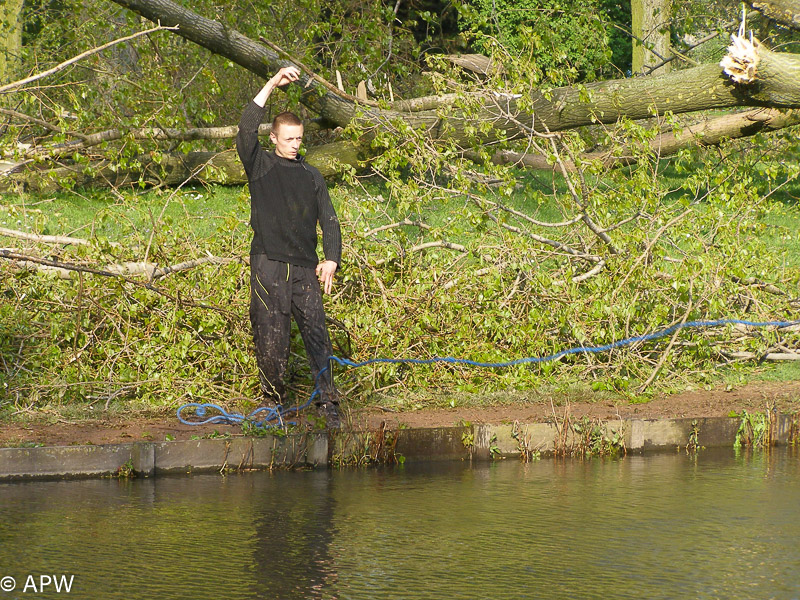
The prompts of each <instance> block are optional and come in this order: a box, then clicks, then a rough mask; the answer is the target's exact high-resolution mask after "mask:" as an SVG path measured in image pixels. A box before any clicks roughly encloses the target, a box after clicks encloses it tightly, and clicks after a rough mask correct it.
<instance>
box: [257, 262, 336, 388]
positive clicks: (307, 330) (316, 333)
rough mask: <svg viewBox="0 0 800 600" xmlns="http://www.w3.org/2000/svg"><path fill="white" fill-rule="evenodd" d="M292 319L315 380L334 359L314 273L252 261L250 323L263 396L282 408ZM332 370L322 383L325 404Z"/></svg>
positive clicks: (285, 264) (281, 263) (297, 268)
mask: <svg viewBox="0 0 800 600" xmlns="http://www.w3.org/2000/svg"><path fill="white" fill-rule="evenodd" d="M292 317H294V320H295V322H296V323H297V326H298V328H299V329H300V335H301V336H302V337H303V344H305V347H306V354H307V355H308V359H309V363H310V365H311V374H312V376H313V377H314V380H315V381H316V378H317V375H318V374H319V372H320V371H321V370H322V369H324V368H325V367H326V366H328V357H329V356H331V354H333V349H332V347H331V341H330V337H329V335H328V328H327V327H326V325H325V309H324V308H323V305H322V291H321V290H320V284H319V281H318V280H317V275H316V271H315V269H314V268H311V267H301V266H298V265H292V264H289V263H285V262H280V261H275V260H270V259H268V258H267V257H266V255H264V254H254V255H251V256H250V323H251V325H252V327H253V341H254V342H255V347H256V361H257V362H258V370H259V381H260V383H261V389H262V391H263V393H264V396H265V397H267V398H270V399H272V400H274V401H276V402H278V403H283V402H284V401H285V399H286V387H285V384H284V380H283V378H284V376H285V374H286V366H287V363H288V361H289V349H290V342H291V326H292V322H291V318H292ZM330 374H331V372H330V369H329V370H328V371H326V372H325V373H324V374H323V375H322V378H321V379H320V388H321V391H322V396H323V397H322V401H325V400H326V399H327V398H328V397H330V396H332V395H335V390H334V389H333V386H332V383H331V376H330Z"/></svg>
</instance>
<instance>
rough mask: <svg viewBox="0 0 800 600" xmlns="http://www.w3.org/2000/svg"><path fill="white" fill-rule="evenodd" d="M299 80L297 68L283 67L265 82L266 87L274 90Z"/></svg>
mask: <svg viewBox="0 0 800 600" xmlns="http://www.w3.org/2000/svg"><path fill="white" fill-rule="evenodd" d="M298 79H300V70H299V69H298V68H297V67H283V68H282V69H280V70H279V71H278V72H277V73H275V75H273V76H272V79H270V80H269V81H268V82H267V85H269V86H271V87H273V88H276V87H281V86H284V85H286V84H287V83H291V82H292V81H297V80H298Z"/></svg>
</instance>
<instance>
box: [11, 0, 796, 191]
mask: <svg viewBox="0 0 800 600" xmlns="http://www.w3.org/2000/svg"><path fill="white" fill-rule="evenodd" d="M115 2H116V3H117V4H120V5H121V6H124V7H126V8H128V9H130V10H132V11H134V12H136V13H138V14H139V15H141V16H143V17H145V18H147V19H149V20H151V21H153V22H155V23H158V24H159V26H158V27H157V28H156V29H166V28H169V29H170V30H171V31H172V32H173V33H174V35H179V36H181V37H184V38H185V39H188V40H190V41H192V42H194V43H196V44H199V45H201V46H203V47H204V48H207V49H208V50H209V51H211V52H213V53H215V54H219V55H221V56H224V57H226V58H228V59H230V60H231V61H233V62H234V63H236V64H237V65H239V66H241V67H243V68H245V69H247V70H248V71H250V72H252V73H254V74H256V75H259V76H261V77H265V78H266V77H269V76H271V74H272V73H273V72H274V71H275V70H277V69H278V68H280V67H281V66H285V65H287V64H292V63H299V61H297V60H295V59H292V58H291V57H290V56H289V55H288V54H286V53H285V52H283V51H281V50H280V48H278V47H277V46H275V45H274V44H272V43H271V42H269V41H267V40H265V42H266V43H259V42H258V41H255V40H252V39H250V38H247V37H246V36H244V35H242V34H241V33H239V32H237V31H235V30H232V29H231V28H230V27H228V26H225V25H223V24H222V23H220V22H219V21H216V20H212V19H208V18H205V17H203V16H201V15H199V14H197V13H195V12H193V11H191V10H189V9H188V8H185V7H183V6H181V5H179V4H177V3H175V2H172V1H171V0H115ZM766 4H767V3H755V4H754V6H755V7H756V8H757V9H763V10H765V11H769V13H770V15H772V14H774V13H775V11H777V10H778V8H777V7H778V5H779V4H780V3H768V4H769V7H768V8H764V7H763V6H762V5H766ZM787 6H788V8H786V7H784V12H786V11H788V12H791V11H793V10H794V8H792V5H791V3H789V4H788V5H787ZM150 31H154V30H150ZM742 33H743V32H740V34H742ZM137 35H138V34H137ZM129 37H132V36H129ZM300 64H301V65H302V63H300ZM723 65H724V67H723V68H721V67H720V65H717V64H706V65H701V66H698V67H694V68H689V69H684V70H679V71H673V72H672V73H669V74H667V75H663V76H645V77H636V78H628V79H618V80H611V81H602V82H597V83H591V84H584V85H577V86H570V87H561V88H555V89H552V90H539V89H536V88H533V89H531V90H530V91H529V92H528V93H527V94H526V95H524V96H521V95H519V94H510V93H506V92H504V91H503V90H502V88H498V87H496V85H495V86H494V87H472V88H469V89H464V90H461V91H459V92H457V93H443V94H441V95H437V96H428V97H421V98H412V99H408V100H398V101H395V102H393V103H378V102H376V101H372V100H369V99H365V98H363V97H362V98H358V97H356V96H352V95H350V94H347V93H346V92H344V91H342V90H341V89H339V88H338V87H337V86H334V85H332V84H330V83H328V82H327V81H325V80H324V79H323V78H321V77H320V76H318V75H317V74H316V73H314V72H313V71H312V69H310V68H309V67H306V66H305V65H302V67H303V68H304V69H305V71H304V74H303V76H302V77H301V79H300V80H299V81H298V82H296V83H294V84H292V85H293V86H295V87H296V88H297V91H298V93H299V98H300V102H301V103H302V104H303V105H305V106H306V107H307V108H308V109H309V110H310V111H312V112H313V113H314V114H316V115H318V116H319V118H320V119H321V121H323V122H324V123H326V124H327V125H329V126H331V127H346V126H348V125H351V124H353V123H358V125H359V127H360V128H361V131H362V136H361V138H360V139H358V140H355V141H352V140H351V141H347V142H336V143H334V144H332V145H327V146H323V147H320V148H317V149H314V148H312V149H311V150H310V152H309V156H308V159H309V162H310V163H312V164H315V165H316V166H318V167H320V168H321V169H322V170H323V172H325V173H326V174H332V173H335V172H337V171H340V170H341V169H342V168H345V167H359V166H360V165H361V164H363V160H364V159H365V158H368V157H369V156H371V155H375V154H376V153H379V152H380V148H372V147H371V144H370V142H371V140H372V139H373V138H374V136H376V135H378V134H379V132H382V131H390V132H396V131H397V130H398V128H399V127H401V126H400V125H399V124H402V127H411V128H413V129H415V130H417V129H424V130H425V131H426V132H427V135H429V136H430V138H431V139H432V140H434V142H435V143H452V144H455V145H456V146H457V147H460V148H461V149H462V150H463V151H464V152H465V153H466V154H465V155H466V156H473V155H474V152H473V150H474V148H475V146H476V144H479V145H483V144H492V143H496V142H498V141H501V142H508V141H509V140H514V139H528V138H530V136H531V134H532V133H534V132H536V133H550V132H557V131H564V130H569V129H575V128H579V127H583V126H586V125H592V124H614V123H616V122H617V121H619V120H620V119H621V118H625V119H630V120H639V119H649V118H652V117H662V116H664V115H667V114H673V115H678V114H684V113H693V112H699V111H706V110H711V109H728V108H735V107H762V108H769V109H772V112H764V111H755V112H754V111H749V112H745V113H740V114H738V115H727V116H723V117H717V118H715V119H713V120H708V119H699V120H698V121H697V124H694V125H693V124H690V125H687V126H686V127H685V128H684V131H683V132H682V133H677V134H676V133H672V132H668V133H665V134H663V135H662V136H660V137H659V138H658V139H657V140H655V141H654V142H653V152H654V153H656V154H657V155H659V156H668V155H670V154H672V153H674V152H677V151H678V150H679V149H680V148H684V147H687V146H690V145H693V144H697V143H700V144H705V145H713V144H716V143H719V141H721V140H723V139H730V138H735V137H743V136H748V135H753V134H754V133H757V132H760V131H771V130H776V129H779V128H782V127H787V126H790V125H792V124H795V123H796V117H795V116H793V115H794V113H789V114H788V115H783V114H779V113H778V112H777V111H778V110H782V109H795V108H798V107H800V83H798V82H800V78H799V77H798V74H800V58H798V55H795V54H786V53H779V52H772V51H770V50H769V49H767V48H766V47H764V46H763V45H761V44H759V43H758V41H757V40H754V41H753V42H750V41H748V40H746V39H745V38H744V37H743V35H740V36H734V44H733V45H732V46H731V48H730V51H729V55H728V57H726V60H725V61H723ZM498 74H500V75H502V74H501V73H499V71H498ZM493 82H494V83H492V82H490V84H487V85H494V84H497V83H498V82H501V80H500V79H497V78H496V79H494V80H493ZM10 85H11V87H14V84H10ZM5 87H9V86H5ZM9 89H10V88H9ZM465 103H466V104H467V105H469V109H464V108H463V106H464V104H465ZM3 111H4V112H5V114H7V115H9V116H15V117H17V118H23V119H24V118H25V115H21V114H19V113H18V114H16V115H12V114H11V113H10V111H9V110H8V109H3ZM31 119H34V118H33V117H31ZM38 124H39V125H42V123H38ZM53 129H54V130H56V131H58V128H57V127H53ZM234 130H235V127H224V128H197V129H193V130H185V131H182V130H175V129H171V130H170V129H159V128H143V129H139V130H131V131H123V130H107V131H103V132H97V133H85V134H84V133H77V132H69V131H67V132H65V131H61V133H62V134H64V135H67V136H68V137H70V136H71V137H75V138H76V139H75V140H74V141H69V142H66V143H61V144H57V145H50V146H48V145H39V146H35V147H32V148H26V149H25V150H24V151H22V152H19V151H18V152H17V153H16V157H15V158H14V159H12V160H10V161H9V163H8V164H6V165H5V167H4V168H3V169H2V171H5V172H6V173H10V172H12V171H15V172H16V173H15V174H14V175H12V176H11V177H8V178H4V180H0V189H5V190H9V189H14V187H15V186H20V185H21V186H23V187H24V188H26V189H43V190H50V189H54V187H58V186H60V185H62V183H66V184H67V185H79V186H89V185H126V184H129V183H137V182H144V183H147V184H165V185H175V184H177V183H179V182H182V181H185V180H186V179H187V178H198V179H200V180H203V181H209V182H228V183H239V182H242V181H243V180H244V178H243V172H242V170H241V167H240V166H237V164H236V161H235V160H231V157H229V156H227V155H226V154H225V153H222V154H220V153H216V152H198V153H191V154H189V155H185V156H182V155H181V154H180V153H175V152H169V151H168V152H166V153H165V154H163V155H162V154H161V153H156V154H158V156H157V157H151V158H148V157H147V156H137V157H135V158H134V159H133V160H129V161H128V163H130V164H132V165H133V167H128V166H125V167H124V168H122V169H119V168H116V171H113V169H114V168H115V167H114V166H113V165H112V164H111V163H112V162H113V161H110V160H108V159H103V160H94V159H91V158H90V159H89V160H88V164H86V162H87V161H84V162H83V164H81V163H80V162H79V163H76V164H74V165H73V164H69V161H65V162H63V164H62V165H61V166H58V167H56V168H55V169H46V167H47V165H48V164H49V163H51V162H52V161H57V160H59V159H66V157H68V156H69V155H70V153H74V152H80V151H85V150H86V149H87V148H90V147H92V146H95V145H97V144H101V143H107V142H111V141H115V140H120V139H122V138H130V139H149V140H152V141H154V142H157V141H172V142H174V141H177V140H197V139H221V137H222V136H228V135H230V133H231V132H233V131H234ZM34 158H36V159H37V162H36V163H34V160H33V159H34ZM153 158H155V160H154V159H153ZM585 158H586V159H598V160H601V161H602V162H603V163H604V164H606V165H607V166H612V165H616V164H629V163H630V162H631V160H632V158H631V156H628V155H626V153H625V152H622V153H620V152H619V151H617V150H615V151H608V150H599V151H596V152H593V153H590V154H587V155H586V156H585ZM494 160H495V162H497V163H511V164H517V165H520V166H527V167H531V168H551V164H552V160H548V159H547V158H546V157H545V156H542V155H537V154H533V155H531V154H529V153H526V152H519V151H518V150H514V149H508V150H503V151H500V152H498V153H497V154H496V155H495V157H494ZM42 161H44V162H42ZM159 161H160V162H159ZM42 167H45V169H42ZM109 169H112V170H111V171H110V170H109ZM26 171H27V172H26ZM38 182H42V183H41V184H39V183H38Z"/></svg>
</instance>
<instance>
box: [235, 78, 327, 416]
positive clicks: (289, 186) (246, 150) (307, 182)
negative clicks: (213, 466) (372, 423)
mask: <svg viewBox="0 0 800 600" xmlns="http://www.w3.org/2000/svg"><path fill="white" fill-rule="evenodd" d="M299 77H300V72H299V71H298V70H297V68H295V67H284V68H282V69H280V70H279V71H278V72H277V73H276V74H275V75H274V76H273V77H272V79H270V80H269V81H268V82H267V83H266V85H265V86H264V87H263V88H262V89H261V91H260V92H259V93H258V94H257V95H256V97H255V98H253V101H252V102H250V103H249V104H248V105H247V107H246V108H245V110H244V112H243V113H242V118H241V121H240V122H239V134H238V135H237V136H236V149H237V151H238V152H239V158H241V160H242V163H243V164H244V169H245V171H246V173H247V180H248V183H249V184H250V226H251V227H252V228H253V241H252V244H251V246H250V323H251V324H252V327H253V340H254V342H255V347H256V360H257V362H258V370H259V380H260V383H261V390H262V392H263V394H264V397H265V400H266V401H267V402H268V403H272V402H274V403H275V404H277V405H282V404H283V403H284V402H285V401H286V388H285V385H284V381H283V378H284V374H285V373H286V364H287V362H288V360H289V342H290V332H291V317H292V316H294V319H295V321H296V322H297V325H298V327H299V329H300V333H301V335H302V337H303V343H304V344H305V347H306V352H307V354H308V358H309V362H310V363H311V373H312V375H313V376H314V379H315V381H316V380H317V375H318V374H319V372H320V371H322V369H324V368H325V367H326V366H328V357H329V356H330V355H331V354H332V348H331V342H330V337H329V336H328V330H327V327H326V325H325V312H324V309H323V306H322V293H321V292H320V283H321V284H322V286H323V288H324V290H325V293H326V294H328V293H330V291H331V287H332V285H333V275H334V273H335V272H336V269H337V267H338V266H339V263H340V262H341V255H342V239H341V231H340V229H339V220H338V218H337V217H336V212H335V211H334V209H333V205H332V204H331V199H330V196H329V195H328V188H327V186H326V185H325V180H324V179H323V178H322V175H321V174H320V172H319V171H318V170H317V169H315V168H314V167H312V166H310V165H307V164H306V163H305V162H304V161H303V157H302V156H300V155H299V154H298V150H299V148H300V144H301V142H302V140H303V124H302V122H301V121H300V120H299V119H298V118H297V116H296V115H294V114H293V113H289V112H285V113H281V114H279V115H278V116H277V117H275V119H274V121H273V123H272V131H271V133H270V135H269V138H270V140H271V141H272V143H273V144H274V145H275V149H274V151H273V152H267V151H266V150H264V149H263V148H262V147H261V145H260V144H259V141H258V126H259V124H260V123H261V121H262V119H263V118H264V113H265V112H266V109H265V108H264V105H265V104H266V101H267V99H268V98H269V96H270V95H271V94H272V92H273V91H274V90H275V88H276V87H282V86H284V85H287V84H288V83H290V82H292V81H297V80H298V79H299ZM318 222H319V224H320V226H321V228H322V247H323V252H324V254H325V260H323V261H321V262H318V258H317V252H316V247H317V223H318ZM319 383H320V388H321V394H320V397H319V401H318V404H317V405H318V406H319V407H320V409H321V412H322V414H323V415H324V416H325V419H326V424H327V426H328V427H338V426H339V412H338V395H337V393H336V389H335V387H334V385H333V380H332V378H331V370H330V369H328V370H327V371H326V372H325V373H324V374H323V375H322V377H321V378H320V382H319Z"/></svg>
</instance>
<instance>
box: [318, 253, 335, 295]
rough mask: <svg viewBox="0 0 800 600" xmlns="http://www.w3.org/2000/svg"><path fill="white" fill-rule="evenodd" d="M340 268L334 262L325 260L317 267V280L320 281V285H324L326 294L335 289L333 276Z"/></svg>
mask: <svg viewBox="0 0 800 600" xmlns="http://www.w3.org/2000/svg"><path fill="white" fill-rule="evenodd" d="M338 266H339V265H337V264H336V263H335V262H333V261H332V260H323V261H322V262H321V263H319V264H318V265H317V279H319V281H320V283H321V284H322V289H323V290H324V291H325V293H326V294H330V293H331V288H332V287H333V274H334V273H335V272H336V267H338Z"/></svg>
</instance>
